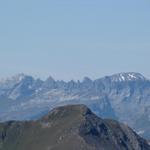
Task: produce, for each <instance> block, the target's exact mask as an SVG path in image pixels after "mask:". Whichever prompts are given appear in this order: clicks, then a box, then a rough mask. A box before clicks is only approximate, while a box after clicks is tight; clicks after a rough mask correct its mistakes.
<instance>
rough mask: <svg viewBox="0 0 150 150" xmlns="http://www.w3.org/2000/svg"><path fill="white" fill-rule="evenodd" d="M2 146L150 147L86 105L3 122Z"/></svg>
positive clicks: (59, 149) (6, 149) (49, 149)
mask: <svg viewBox="0 0 150 150" xmlns="http://www.w3.org/2000/svg"><path fill="white" fill-rule="evenodd" d="M0 143H1V145H0V150H27V149H29V150H30V149H32V150H110V149H111V150H116V149H117V150H150V146H149V145H148V143H147V141H146V140H144V139H142V138H141V137H139V136H138V135H137V134H136V133H135V132H134V131H132V130H131V129H130V128H129V127H128V126H126V125H123V124H120V123H118V122H116V121H113V120H105V119H101V118H99V117H97V116H96V115H95V114H93V113H92V112H91V111H90V110H89V109H88V108H87V107H86V106H84V105H71V106H63V107H59V108H56V109H54V110H52V111H51V112H50V113H49V114H48V115H46V116H44V117H43V118H41V119H39V120H37V121H29V122H6V123H1V124H0Z"/></svg>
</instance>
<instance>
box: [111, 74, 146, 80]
mask: <svg viewBox="0 0 150 150" xmlns="http://www.w3.org/2000/svg"><path fill="white" fill-rule="evenodd" d="M110 78H111V80H112V81H115V82H118V81H120V82H125V81H136V80H147V79H146V78H145V77H144V76H143V75H141V74H140V73H135V72H128V73H119V74H114V75H112V76H110Z"/></svg>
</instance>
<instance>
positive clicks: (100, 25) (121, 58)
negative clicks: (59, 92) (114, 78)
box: [0, 0, 150, 80]
mask: <svg viewBox="0 0 150 150" xmlns="http://www.w3.org/2000/svg"><path fill="white" fill-rule="evenodd" d="M149 58H150V1H149V0H142V1H141V0H126V1H122V0H105V1H102V0H93V1H91V0H56V1H52V0H24V1H20V0H13V1H12V0H5V1H0V70H1V72H0V77H5V76H11V75H14V74H17V73H20V72H23V73H25V74H32V75H34V76H37V77H42V78H45V77H47V76H49V75H52V76H53V77H54V78H56V79H65V80H70V79H82V78H83V77H84V76H89V77H91V78H99V77H101V76H104V75H109V74H113V73H118V72H128V71H135V72H140V73H142V74H144V75H145V76H146V77H148V78H150V70H149V65H150V59H149Z"/></svg>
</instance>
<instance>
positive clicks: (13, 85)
mask: <svg viewBox="0 0 150 150" xmlns="http://www.w3.org/2000/svg"><path fill="white" fill-rule="evenodd" d="M66 104H85V105H86V106H88V107H89V108H90V109H91V110H92V111H93V112H94V113H95V114H97V115H98V116H100V117H103V118H112V119H115V120H118V121H120V122H123V123H124V124H127V125H129V126H130V127H131V128H133V129H134V130H135V131H136V132H137V133H138V134H139V135H141V136H143V137H144V138H147V139H150V80H149V79H147V78H145V77H144V76H143V75H141V74H139V73H134V72H129V73H119V74H115V75H112V76H105V77H103V78H100V79H97V80H91V79H90V78H88V77H85V78H84V80H83V81H77V82H75V81H73V80H72V81H69V82H65V81H56V80H54V79H53V78H52V77H49V78H48V79H47V80H45V81H42V80H40V79H34V78H33V77H31V76H27V75H24V74H19V75H16V76H14V77H11V78H8V79H4V80H1V81H0V121H1V122H4V121H10V120H18V121H22V120H36V119H39V118H40V117H41V116H43V115H45V114H47V113H48V112H49V111H50V110H51V109H53V108H55V107H57V106H63V105H66ZM21 124H22V123H19V124H16V123H15V124H14V123H10V124H8V123H7V124H6V126H9V125H11V126H12V127H13V126H14V127H15V126H16V125H17V126H20V125H21ZM23 124H25V128H26V123H23ZM27 124H28V123H27ZM29 124H30V123H29ZM33 124H34V123H33ZM22 127H24V125H23V126H22V125H21V128H22ZM18 132H19V131H18Z"/></svg>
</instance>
